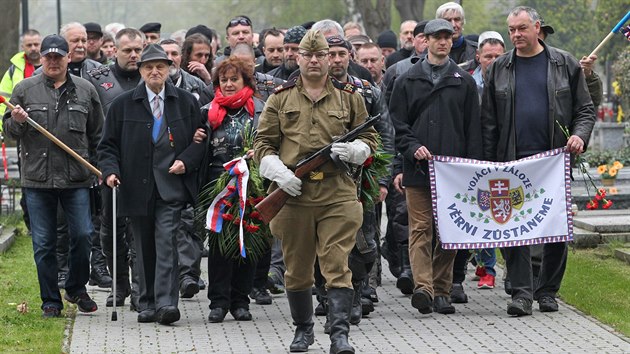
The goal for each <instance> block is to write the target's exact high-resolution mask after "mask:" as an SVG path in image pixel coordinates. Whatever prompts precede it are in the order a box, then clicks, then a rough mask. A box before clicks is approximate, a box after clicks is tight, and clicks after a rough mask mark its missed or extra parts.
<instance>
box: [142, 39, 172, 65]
mask: <svg viewBox="0 0 630 354" xmlns="http://www.w3.org/2000/svg"><path fill="white" fill-rule="evenodd" d="M153 60H164V61H166V62H167V63H168V65H171V64H173V61H172V60H171V59H169V58H168V56H167V55H166V52H165V51H164V48H162V46H160V45H159V44H149V45H148V46H146V47H145V48H144V50H143V51H142V55H141V56H140V60H139V61H138V65H142V64H143V63H146V62H148V61H153Z"/></svg>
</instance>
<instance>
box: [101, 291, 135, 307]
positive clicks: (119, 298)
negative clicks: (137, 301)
mask: <svg viewBox="0 0 630 354" xmlns="http://www.w3.org/2000/svg"><path fill="white" fill-rule="evenodd" d="M129 295H131V289H130V288H129V287H126V288H124V289H122V290H120V288H119V287H117V289H116V306H124V305H125V298H127V296H129ZM112 306H114V294H113V293H109V296H107V301H105V307H112Z"/></svg>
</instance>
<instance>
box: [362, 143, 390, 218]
mask: <svg viewBox="0 0 630 354" xmlns="http://www.w3.org/2000/svg"><path fill="white" fill-rule="evenodd" d="M393 157H394V156H393V155H392V154H389V153H387V152H385V151H384V150H383V145H382V144H381V143H380V141H379V144H378V148H377V149H376V152H375V153H374V154H372V155H371V156H370V157H368V158H367V160H365V162H364V163H363V166H362V171H361V185H360V188H359V201H360V202H361V203H362V204H363V207H364V208H372V207H374V204H375V201H377V200H378V198H379V196H380V185H379V184H378V181H379V179H381V178H382V177H383V176H387V175H389V174H390V171H389V166H390V164H391V162H392V159H393Z"/></svg>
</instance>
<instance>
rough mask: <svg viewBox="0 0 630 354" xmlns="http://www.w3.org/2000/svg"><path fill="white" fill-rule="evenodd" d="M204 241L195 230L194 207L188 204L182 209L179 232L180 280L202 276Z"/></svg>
mask: <svg viewBox="0 0 630 354" xmlns="http://www.w3.org/2000/svg"><path fill="white" fill-rule="evenodd" d="M202 248H203V243H202V241H201V239H200V238H199V237H197V235H195V232H194V208H193V206H192V205H187V206H186V208H185V209H184V210H183V211H182V218H181V227H180V229H179V232H178V233H177V258H178V259H179V281H180V283H181V282H182V281H183V280H184V279H191V280H194V281H195V282H196V281H198V280H199V277H200V276H201V249H202Z"/></svg>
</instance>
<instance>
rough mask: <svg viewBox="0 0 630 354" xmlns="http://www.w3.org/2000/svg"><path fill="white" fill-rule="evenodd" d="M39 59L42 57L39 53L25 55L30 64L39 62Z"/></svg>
mask: <svg viewBox="0 0 630 354" xmlns="http://www.w3.org/2000/svg"><path fill="white" fill-rule="evenodd" d="M41 57H42V56H41V55H40V54H39V52H30V53H26V58H28V61H29V62H31V63H33V62H37V61H39V59H40V58H41Z"/></svg>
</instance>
